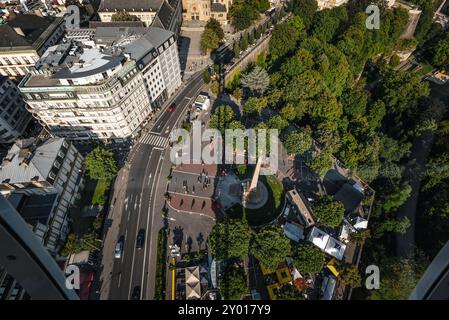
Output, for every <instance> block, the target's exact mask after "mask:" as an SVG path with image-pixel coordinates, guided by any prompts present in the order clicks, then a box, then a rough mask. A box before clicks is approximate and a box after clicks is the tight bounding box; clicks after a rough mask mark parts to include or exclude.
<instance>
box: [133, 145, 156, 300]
mask: <svg viewBox="0 0 449 320" xmlns="http://www.w3.org/2000/svg"><path fill="white" fill-rule="evenodd" d="M152 155H153V150H151V152H150V156H149V157H148V159H151V156H152ZM147 170H148V164H147V167H146V168H145V173H146V171H147ZM144 182H145V181H142V183H144ZM140 201H142V198H140ZM140 214H141V208H140V206H139V213H138V216H137V230H139V223H140ZM147 229H148V223H147ZM137 230H136V232H138V231H137ZM147 234H148V231H147V230H145V235H147ZM145 244H146V242H145ZM145 252H146V250H145ZM135 256H136V246H133V259H132V264H131V274H130V279H129V291H128V298H129V297H130V296H131V287H132V283H133V271H134V262H135ZM144 263H145V262H144ZM140 288H141V290H140V298H141V297H142V287H140Z"/></svg>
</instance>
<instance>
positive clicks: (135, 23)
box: [89, 21, 145, 28]
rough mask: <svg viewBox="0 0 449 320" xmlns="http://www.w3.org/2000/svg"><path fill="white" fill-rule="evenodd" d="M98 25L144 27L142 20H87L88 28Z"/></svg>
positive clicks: (97, 26)
mask: <svg viewBox="0 0 449 320" xmlns="http://www.w3.org/2000/svg"><path fill="white" fill-rule="evenodd" d="M99 27H145V24H144V23H143V22H142V21H113V22H102V21H89V28H99Z"/></svg>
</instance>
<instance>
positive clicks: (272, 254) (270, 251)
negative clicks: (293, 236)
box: [251, 226, 291, 270]
mask: <svg viewBox="0 0 449 320" xmlns="http://www.w3.org/2000/svg"><path fill="white" fill-rule="evenodd" d="M290 252H291V246H290V240H289V239H288V238H287V237H285V236H284V233H283V232H282V229H281V228H279V227H276V226H267V227H264V228H262V229H261V230H259V231H258V232H257V233H256V235H255V236H254V238H253V241H252V243H251V253H252V254H253V255H254V257H256V259H257V260H259V262H260V263H261V264H263V265H264V266H265V267H267V268H268V269H269V270H274V269H276V268H277V266H278V265H279V263H281V262H282V261H284V259H285V258H286V257H287V256H289V255H290Z"/></svg>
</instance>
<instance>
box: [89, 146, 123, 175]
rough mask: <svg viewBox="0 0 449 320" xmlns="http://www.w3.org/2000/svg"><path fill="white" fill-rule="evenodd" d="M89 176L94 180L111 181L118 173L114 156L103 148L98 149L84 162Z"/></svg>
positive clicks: (90, 153)
mask: <svg viewBox="0 0 449 320" xmlns="http://www.w3.org/2000/svg"><path fill="white" fill-rule="evenodd" d="M84 165H85V166H86V170H87V175H88V176H89V178H91V179H94V180H110V179H112V178H113V177H114V176H115V175H116V174H117V171H118V168H117V162H116V160H115V158H114V154H113V153H112V152H110V151H107V150H106V149H104V148H103V147H96V148H95V149H94V150H92V151H91V152H89V154H88V155H87V156H86V158H85V160H84Z"/></svg>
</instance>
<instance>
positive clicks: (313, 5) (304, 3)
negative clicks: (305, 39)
mask: <svg viewBox="0 0 449 320" xmlns="http://www.w3.org/2000/svg"><path fill="white" fill-rule="evenodd" d="M288 5H289V10H291V11H292V12H293V13H294V14H295V15H297V16H299V17H301V19H302V20H303V22H304V24H305V26H306V28H309V26H310V25H311V24H312V20H313V17H314V15H315V12H316V11H317V10H318V3H317V1H316V0H292V1H289V3H288Z"/></svg>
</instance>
